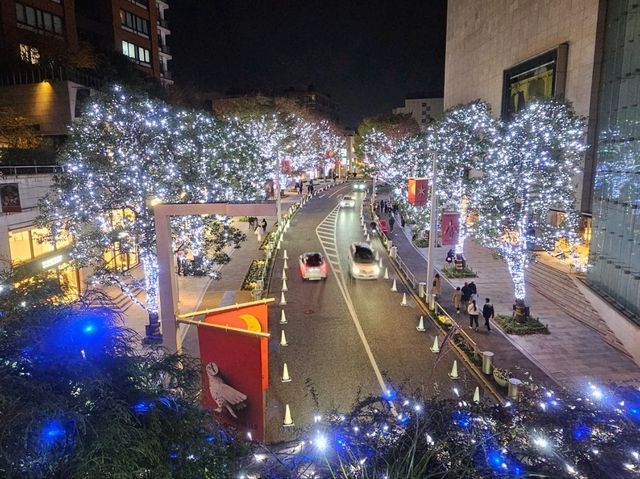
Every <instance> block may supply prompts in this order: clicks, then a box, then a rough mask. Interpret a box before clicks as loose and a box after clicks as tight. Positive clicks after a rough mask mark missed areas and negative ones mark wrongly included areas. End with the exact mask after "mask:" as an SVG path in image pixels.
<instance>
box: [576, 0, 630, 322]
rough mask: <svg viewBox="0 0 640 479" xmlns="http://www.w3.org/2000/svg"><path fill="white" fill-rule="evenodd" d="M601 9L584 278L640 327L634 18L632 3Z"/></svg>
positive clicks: (614, 0)
mask: <svg viewBox="0 0 640 479" xmlns="http://www.w3.org/2000/svg"><path fill="white" fill-rule="evenodd" d="M606 4H607V6H606V16H605V21H604V54H603V59H602V69H601V78H600V82H599V95H598V98H599V101H598V121H597V143H596V145H597V147H596V162H597V167H596V175H595V188H594V197H593V229H592V231H593V233H592V238H591V249H590V264H591V268H590V270H589V272H588V276H587V278H588V281H589V284H590V285H591V286H592V287H593V288H594V289H596V290H597V291H598V292H600V293H601V294H602V295H604V296H605V297H606V298H607V299H608V300H609V301H610V302H612V303H614V304H616V305H617V306H618V308H619V309H620V310H621V311H622V312H623V313H624V314H626V315H627V317H629V318H630V319H632V320H633V321H634V322H636V323H637V324H640V106H639V105H640V77H639V76H638V68H639V67H640V64H639V63H638V58H639V57H640V43H639V41H638V40H640V38H639V36H638V32H639V31H640V15H639V13H638V4H637V2H636V1H631V0H608V1H607V2H606Z"/></svg>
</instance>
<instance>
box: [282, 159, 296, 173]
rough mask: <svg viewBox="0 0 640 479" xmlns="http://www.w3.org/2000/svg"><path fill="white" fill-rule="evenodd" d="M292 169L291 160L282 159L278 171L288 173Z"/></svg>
mask: <svg viewBox="0 0 640 479" xmlns="http://www.w3.org/2000/svg"><path fill="white" fill-rule="evenodd" d="M292 171H293V170H292V168H291V160H282V161H281V162H280V172H281V173H282V174H283V175H290V174H291V172H292Z"/></svg>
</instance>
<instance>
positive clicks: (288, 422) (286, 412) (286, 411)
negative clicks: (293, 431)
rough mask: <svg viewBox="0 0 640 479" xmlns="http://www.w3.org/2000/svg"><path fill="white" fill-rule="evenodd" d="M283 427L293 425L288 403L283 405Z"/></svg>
mask: <svg viewBox="0 0 640 479" xmlns="http://www.w3.org/2000/svg"><path fill="white" fill-rule="evenodd" d="M282 425H283V426H284V427H291V426H293V419H291V409H289V405H288V404H286V405H285V407H284V422H283V423H282Z"/></svg>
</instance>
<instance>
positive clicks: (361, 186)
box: [353, 181, 367, 191]
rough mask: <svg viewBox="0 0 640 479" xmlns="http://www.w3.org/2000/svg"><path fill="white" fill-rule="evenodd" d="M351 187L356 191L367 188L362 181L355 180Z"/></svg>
mask: <svg viewBox="0 0 640 479" xmlns="http://www.w3.org/2000/svg"><path fill="white" fill-rule="evenodd" d="M353 189H354V190H357V191H364V190H366V189H367V184H366V183H364V182H362V181H357V182H355V183H354V184H353Z"/></svg>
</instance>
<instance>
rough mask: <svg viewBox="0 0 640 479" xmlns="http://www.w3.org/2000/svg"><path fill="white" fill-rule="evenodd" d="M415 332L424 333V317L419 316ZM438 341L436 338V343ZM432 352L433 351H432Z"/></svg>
mask: <svg viewBox="0 0 640 479" xmlns="http://www.w3.org/2000/svg"><path fill="white" fill-rule="evenodd" d="M416 330H418V331H420V332H422V331H425V329H424V316H420V321H418V326H417V327H416ZM437 340H438V336H436V341H437ZM436 344H437V342H436V343H435V344H434V346H435V345H436ZM432 351H433V349H432Z"/></svg>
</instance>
